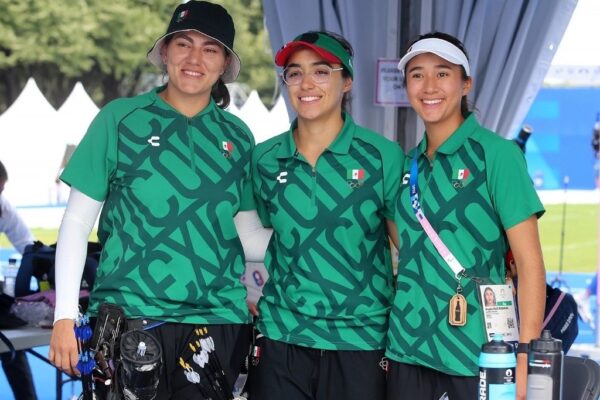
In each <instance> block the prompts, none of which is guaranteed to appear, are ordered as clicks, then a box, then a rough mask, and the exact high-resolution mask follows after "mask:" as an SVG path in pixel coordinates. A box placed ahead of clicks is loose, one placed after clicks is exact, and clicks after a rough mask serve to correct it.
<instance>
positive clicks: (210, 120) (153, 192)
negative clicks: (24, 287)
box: [49, 1, 254, 399]
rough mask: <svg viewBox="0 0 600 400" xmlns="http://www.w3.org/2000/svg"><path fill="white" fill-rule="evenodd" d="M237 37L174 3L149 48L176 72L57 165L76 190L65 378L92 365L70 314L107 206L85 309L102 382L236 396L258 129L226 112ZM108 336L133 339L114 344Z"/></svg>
mask: <svg viewBox="0 0 600 400" xmlns="http://www.w3.org/2000/svg"><path fill="white" fill-rule="evenodd" d="M234 36H235V28H234V23H233V20H232V18H231V16H230V15H229V14H228V12H227V11H226V10H225V9H224V8H223V7H221V6H219V5H216V4H212V3H209V2H205V1H190V2H187V3H185V4H181V5H179V6H178V7H177V8H176V9H175V12H174V14H173V17H172V19H171V21H170V23H169V26H168V28H167V32H166V33H165V35H163V36H162V37H160V38H159V39H158V40H157V41H156V43H155V44H154V46H153V47H152V49H151V50H150V51H149V52H148V59H149V60H150V62H151V63H152V64H154V65H156V66H157V67H159V68H160V69H161V70H162V71H163V72H164V73H165V74H166V76H168V82H167V83H166V84H165V85H164V86H161V87H157V88H155V89H154V90H152V91H150V92H148V93H144V94H141V95H138V96H136V97H133V98H122V99H117V100H115V101H113V102H111V103H109V104H108V105H106V106H105V107H104V108H103V109H102V110H101V111H100V112H99V114H98V116H97V117H96V118H95V120H94V121H93V122H92V124H91V126H90V127H89V129H88V132H87V133H86V135H85V137H84V138H83V139H82V141H81V143H80V144H79V146H78V148H77V150H76V151H75V153H74V154H73V157H72V159H71V161H70V162H69V164H68V165H67V167H66V168H65V170H64V172H63V173H62V175H61V179H62V180H63V181H64V182H66V183H67V184H69V185H70V186H71V194H70V197H69V201H68V205H67V209H66V211H65V215H64V218H63V222H62V224H61V227H60V231H59V239H58V248H57V257H56V266H57V268H56V292H57V302H56V313H55V323H54V330H53V333H52V339H51V343H50V352H49V359H50V360H51V361H52V362H53V363H54V365H56V366H57V367H58V368H59V369H61V370H63V371H65V372H67V373H69V374H76V373H79V372H82V373H84V372H83V371H78V370H77V368H78V364H77V363H78V344H77V340H76V337H75V334H74V323H75V320H76V319H77V317H78V306H77V297H78V293H79V281H80V278H81V273H82V268H83V261H84V259H85V248H86V246H85V244H86V242H87V238H88V235H89V234H90V232H91V230H92V227H93V226H94V222H95V220H96V218H97V216H98V214H99V213H100V210H102V213H101V214H100V220H99V228H98V237H99V239H100V242H101V243H102V245H103V250H102V255H101V261H100V265H99V267H98V272H97V278H96V282H95V285H94V287H93V289H92V291H91V298H90V307H89V310H88V312H89V314H90V315H91V316H92V317H95V318H96V331H95V332H94V336H93V338H92V339H91V343H90V348H91V349H92V350H93V351H97V353H96V362H97V366H96V368H95V372H94V374H96V372H99V373H98V376H96V375H94V384H95V387H96V389H98V387H100V386H106V387H107V388H108V389H109V391H111V390H113V391H116V392H118V394H119V395H121V394H123V392H127V391H130V392H133V394H134V395H135V396H137V398H152V397H155V398H159V399H164V398H172V399H192V398H194V399H202V398H212V399H221V398H229V397H230V396H231V386H232V384H233V382H234V380H235V378H236V377H237V376H238V372H239V368H240V367H241V365H242V362H243V359H244V357H245V355H246V354H247V349H248V344H249V343H248V340H249V337H250V335H249V332H250V331H249V329H250V325H249V323H250V322H251V318H250V314H249V312H248V309H247V306H246V302H245V299H246V291H245V288H244V286H243V285H242V283H241V282H240V279H239V278H240V276H241V275H242V273H243V270H244V254H243V249H242V246H241V244H240V239H239V237H238V234H237V232H236V226H235V224H234V217H236V215H239V213H243V212H245V211H246V210H252V209H254V201H253V199H252V191H251V185H250V180H249V176H250V154H251V151H252V149H253V148H254V139H253V137H252V134H251V133H250V131H249V129H248V128H247V126H246V125H245V124H244V123H243V122H242V121H241V120H239V119H238V118H237V117H235V116H233V115H232V114H230V113H228V112H225V111H223V108H225V107H226V106H227V105H228V104H229V101H230V98H229V93H228V91H227V88H226V86H225V84H226V83H229V82H232V81H234V80H235V79H236V78H237V76H238V73H239V70H240V60H239V58H238V56H237V55H236V53H235V52H234V51H233V42H234ZM107 315H108V317H107ZM99 325H101V328H102V329H101V330H100V329H99ZM132 330H133V331H134V332H137V333H136V334H135V335H138V336H135V335H132V334H130V332H131V331H132ZM140 332H143V333H145V335H144V334H142V333H140ZM111 334H115V335H120V334H122V335H123V337H125V335H127V340H123V341H121V343H120V347H118V345H119V338H118V337H117V340H116V342H115V340H114V338H112V339H111V337H110V336H111ZM78 337H79V336H78ZM111 340H112V343H111ZM115 343H116V344H115ZM111 345H112V346H113V348H111V347H110V346H111ZM136 346H137V347H136ZM107 349H108V350H107ZM119 352H121V354H119ZM98 353H101V356H102V357H109V358H113V359H112V360H109V361H112V364H111V362H104V360H100V359H99V356H98ZM152 357H155V359H154V360H152V359H151V358H152ZM80 358H81V357H80ZM136 360H137V361H136ZM79 361H81V360H79ZM154 361H158V362H160V363H162V366H160V365H158V367H157V366H156V365H155V364H154V363H153V362H154ZM119 362H121V366H122V368H121V369H119V366H118V364H119ZM115 363H116V364H115ZM136 363H137V364H136ZM138 364H139V365H138ZM79 365H81V364H79ZM140 365H142V366H145V368H146V370H144V368H141V369H140ZM111 367H114V368H112V370H111ZM151 368H155V370H154V375H155V377H156V379H154V380H148V379H147V378H148V377H149V375H148V374H146V375H144V376H143V378H144V379H146V381H145V383H144V385H146V386H144V387H132V385H133V384H132V381H136V379H138V378H139V379H138V380H137V381H138V382H140V381H143V380H144V379H141V378H142V377H140V376H137V377H136V376H135V374H141V373H142V372H147V370H149V369H151ZM132 375H133V376H132ZM128 385H129V386H128ZM133 386H135V385H133ZM136 391H137V392H136Z"/></svg>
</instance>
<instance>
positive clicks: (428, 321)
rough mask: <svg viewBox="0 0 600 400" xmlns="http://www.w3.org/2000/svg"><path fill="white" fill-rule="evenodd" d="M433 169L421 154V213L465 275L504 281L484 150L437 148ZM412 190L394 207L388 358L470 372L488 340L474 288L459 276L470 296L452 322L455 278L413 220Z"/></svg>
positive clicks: (502, 248) (468, 145) (502, 247)
mask: <svg viewBox="0 0 600 400" xmlns="http://www.w3.org/2000/svg"><path fill="white" fill-rule="evenodd" d="M411 162H412V158H407V160H406V163H405V168H404V170H405V171H409V170H410V163H411ZM433 169H434V170H432V168H431V165H430V163H429V161H428V160H427V159H426V157H425V156H423V155H422V156H421V157H420V159H419V197H420V199H421V202H422V207H423V211H424V214H425V216H426V217H427V218H428V219H429V221H430V222H431V224H432V226H433V228H434V230H435V231H436V232H438V234H439V235H440V237H441V238H442V241H443V242H444V243H445V244H446V245H447V246H448V248H449V249H450V250H451V251H452V252H453V253H454V255H455V256H456V257H457V258H458V259H459V261H460V262H461V264H462V265H463V267H465V268H466V270H467V273H468V275H470V276H479V277H489V278H490V279H491V280H492V281H494V282H502V281H503V276H504V275H503V274H504V265H503V260H504V254H505V252H506V248H507V244H506V239H505V237H504V233H503V230H502V225H501V222H500V219H499V216H498V215H497V212H496V211H495V209H494V207H493V204H492V201H491V194H490V193H489V191H488V186H487V177H486V172H485V155H484V151H483V148H482V147H481V145H480V144H479V143H478V142H476V141H472V140H467V141H466V142H465V144H464V145H463V146H462V147H460V149H459V150H458V151H457V152H456V153H454V154H451V155H445V154H440V153H438V154H437V155H436V159H435V161H434V163H433ZM458 169H463V170H467V171H468V176H467V177H466V178H465V179H452V178H456V171H457V170H458ZM453 174H454V175H453ZM463 175H464V174H463ZM409 192H410V188H409V185H408V184H404V185H402V186H401V189H400V196H399V200H398V205H397V212H398V214H397V215H396V224H397V225H398V229H399V235H400V243H401V251H400V260H399V266H400V268H399V271H398V272H399V276H398V293H397V295H396V298H395V302H394V307H393V309H392V314H391V319H390V333H389V344H388V355H389V356H390V357H391V358H392V359H396V360H398V361H405V362H408V363H415V364H420V365H425V366H429V367H431V368H435V369H438V370H441V371H442V372H445V373H450V374H453V375H474V374H475V373H476V371H477V357H478V355H479V352H480V347H481V344H482V343H483V342H484V341H485V335H484V332H483V322H482V316H481V313H480V307H479V303H478V300H477V298H476V285H475V284H474V283H473V282H472V281H469V280H468V279H463V280H462V284H463V290H464V292H463V294H464V295H465V297H466V298H467V301H468V318H467V325H466V326H464V327H452V326H450V325H449V324H448V322H447V320H448V302H449V300H450V297H451V296H452V295H453V294H454V293H455V292H456V286H457V282H456V279H455V278H454V275H453V273H452V271H451V269H450V267H449V266H448V265H447V264H446V263H445V262H444V261H443V259H442V258H441V257H440V256H439V254H438V253H437V251H436V250H435V248H434V247H433V244H432V243H431V240H430V239H429V238H428V236H427V235H426V234H425V232H424V231H423V228H422V227H421V225H420V224H419V222H418V221H417V220H416V218H415V216H414V212H413V210H412V208H411V207H410V193H409Z"/></svg>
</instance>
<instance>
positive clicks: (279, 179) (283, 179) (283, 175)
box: [277, 171, 288, 183]
mask: <svg viewBox="0 0 600 400" xmlns="http://www.w3.org/2000/svg"><path fill="white" fill-rule="evenodd" d="M287 174H288V173H287V171H281V172H280V173H279V175H277V182H279V183H286V182H287V179H286V176H287Z"/></svg>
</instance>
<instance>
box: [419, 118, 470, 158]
mask: <svg viewBox="0 0 600 400" xmlns="http://www.w3.org/2000/svg"><path fill="white" fill-rule="evenodd" d="M477 128H479V122H477V119H476V118H475V114H473V113H470V114H469V116H468V117H467V119H465V120H464V121H463V123H462V124H461V125H460V126H459V127H458V129H457V130H456V131H454V133H453V134H452V135H450V137H449V138H448V139H446V141H445V142H444V143H442V145H441V146H440V147H439V148H438V149H437V151H436V153H442V154H453V153H455V152H456V151H458V149H460V148H461V147H462V146H463V144H464V143H465V142H466V141H467V139H468V138H469V137H471V135H472V133H473V132H474V131H475V130H476V129H477ZM426 150H427V135H425V136H424V137H423V139H422V140H421V142H420V143H419V145H418V146H417V154H419V155H421V154H424V153H425V151H426ZM411 153H412V152H411ZM412 156H413V155H412V154H410V157H412Z"/></svg>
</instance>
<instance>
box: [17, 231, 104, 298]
mask: <svg viewBox="0 0 600 400" xmlns="http://www.w3.org/2000/svg"><path fill="white" fill-rule="evenodd" d="M101 250H102V247H101V245H100V243H96V242H89V243H88V249H87V258H86V260H85V265H84V267H83V279H82V281H81V283H82V288H89V289H91V288H92V287H93V286H94V280H95V279H96V268H97V267H98V263H99V261H100V252H101ZM55 257H56V244H53V245H51V246H47V245H45V244H44V243H42V242H40V241H36V242H34V243H33V244H30V245H28V246H26V247H25V250H24V251H23V258H22V259H21V266H20V267H19V272H18V274H17V279H16V281H15V297H21V296H27V295H30V294H33V293H35V292H36V291H33V290H31V289H30V283H31V277H35V278H36V279H37V281H38V288H39V282H41V281H42V280H43V279H47V280H48V282H49V283H50V287H52V288H54V259H55ZM38 291H39V290H38Z"/></svg>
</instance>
